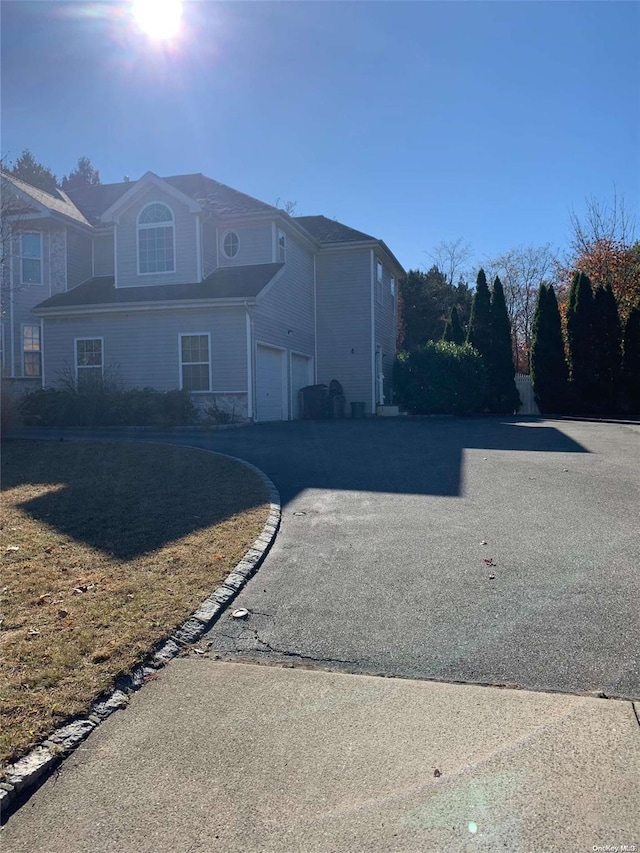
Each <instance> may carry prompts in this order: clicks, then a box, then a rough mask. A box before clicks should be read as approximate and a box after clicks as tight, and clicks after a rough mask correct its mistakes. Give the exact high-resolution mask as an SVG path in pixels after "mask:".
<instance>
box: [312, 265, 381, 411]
mask: <svg viewBox="0 0 640 853" xmlns="http://www.w3.org/2000/svg"><path fill="white" fill-rule="evenodd" d="M371 272H372V270H371V253H370V250H368V249H363V250H358V251H349V250H345V251H327V252H323V251H320V252H319V254H318V256H317V305H318V333H317V334H318V364H317V377H318V382H323V383H325V384H326V385H328V384H329V382H330V381H331V380H332V379H337V380H338V381H339V382H340V383H341V385H342V387H343V390H344V394H345V397H346V399H347V407H348V405H349V403H352V402H360V403H365V411H367V412H369V413H371V388H372V375H371V374H372V360H373V356H372V352H371V285H372V282H371ZM347 412H348V408H347Z"/></svg>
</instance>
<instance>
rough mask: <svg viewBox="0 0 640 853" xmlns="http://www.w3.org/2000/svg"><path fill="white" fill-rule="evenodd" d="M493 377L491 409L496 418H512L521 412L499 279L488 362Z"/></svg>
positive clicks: (494, 292)
mask: <svg viewBox="0 0 640 853" xmlns="http://www.w3.org/2000/svg"><path fill="white" fill-rule="evenodd" d="M487 374H488V377H489V409H490V411H492V412H495V413H496V414H506V415H510V414H512V413H513V412H515V411H517V410H518V409H519V408H520V403H521V401H520V394H518V389H517V388H516V382H515V375H516V372H515V368H514V366H513V350H512V346H511V324H510V323H509V317H508V315H507V306H506V304H505V300H504V290H503V289H502V282H501V281H500V279H499V278H498V276H496V278H495V281H494V282H493V290H492V292H491V348H490V350H489V356H488V359H487Z"/></svg>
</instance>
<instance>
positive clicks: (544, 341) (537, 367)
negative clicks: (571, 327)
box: [531, 285, 569, 414]
mask: <svg viewBox="0 0 640 853" xmlns="http://www.w3.org/2000/svg"><path fill="white" fill-rule="evenodd" d="M531 380H532V382H533V390H534V393H535V396H536V402H537V404H538V407H539V409H540V411H541V412H542V413H543V414H551V413H554V414H558V413H561V412H564V411H565V409H566V406H567V383H568V381H569V369H568V367H567V361H566V358H565V352H564V340H563V337H562V322H561V320H560V311H559V310H558V301H557V299H556V294H555V291H554V289H553V287H551V286H549V287H548V288H547V287H546V286H545V285H542V286H541V287H540V291H539V293H538V300H537V303H536V310H535V314H534V317H533V328H532V342H531Z"/></svg>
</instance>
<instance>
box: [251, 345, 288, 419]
mask: <svg viewBox="0 0 640 853" xmlns="http://www.w3.org/2000/svg"><path fill="white" fill-rule="evenodd" d="M284 358H285V353H284V352H283V350H279V349H272V348H271V347H265V346H260V345H258V349H257V355H256V419H257V420H259V421H282V420H284V419H285V417H286V411H285V405H284V404H285V382H284V378H285V373H284V364H285V361H284Z"/></svg>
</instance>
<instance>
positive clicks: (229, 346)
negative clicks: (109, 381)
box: [44, 306, 247, 394]
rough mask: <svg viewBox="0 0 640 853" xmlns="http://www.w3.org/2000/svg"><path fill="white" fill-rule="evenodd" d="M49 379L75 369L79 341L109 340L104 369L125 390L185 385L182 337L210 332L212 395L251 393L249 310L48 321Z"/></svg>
mask: <svg viewBox="0 0 640 853" xmlns="http://www.w3.org/2000/svg"><path fill="white" fill-rule="evenodd" d="M44 322H45V338H46V365H45V366H46V381H47V384H48V385H55V384H57V382H58V377H59V376H60V375H63V374H64V373H65V372H66V371H67V370H68V367H69V365H71V366H73V363H74V352H73V338H74V337H102V338H103V339H104V350H103V353H104V368H105V372H106V373H108V375H111V374H112V373H113V374H115V375H116V376H117V378H118V381H119V382H120V383H121V384H122V387H123V388H144V387H147V388H155V389H156V390H158V391H171V390H174V389H176V388H179V387H180V352H179V348H178V347H179V344H178V341H179V337H178V336H179V335H180V334H190V335H200V334H204V333H209V334H210V349H209V357H210V361H211V393H217V394H227V393H228V394H231V393H246V391H247V330H246V319H245V310H244V308H240V307H239V308H218V309H215V308H212V309H211V310H208V309H207V310H202V309H200V310H196V309H193V308H191V309H184V308H183V309H181V308H180V307H178V306H174V307H173V308H171V309H167V310H166V311H140V312H131V313H127V312H124V311H123V312H122V313H118V314H115V313H114V314H103V315H99V314H94V315H88V316H84V317H69V318H64V319H63V318H60V319H58V318H56V319H53V318H52V319H46V320H45V321H44Z"/></svg>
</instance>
